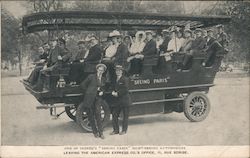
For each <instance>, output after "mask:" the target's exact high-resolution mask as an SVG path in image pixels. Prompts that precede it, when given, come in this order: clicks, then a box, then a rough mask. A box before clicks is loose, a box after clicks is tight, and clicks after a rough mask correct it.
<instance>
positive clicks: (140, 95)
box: [22, 11, 230, 131]
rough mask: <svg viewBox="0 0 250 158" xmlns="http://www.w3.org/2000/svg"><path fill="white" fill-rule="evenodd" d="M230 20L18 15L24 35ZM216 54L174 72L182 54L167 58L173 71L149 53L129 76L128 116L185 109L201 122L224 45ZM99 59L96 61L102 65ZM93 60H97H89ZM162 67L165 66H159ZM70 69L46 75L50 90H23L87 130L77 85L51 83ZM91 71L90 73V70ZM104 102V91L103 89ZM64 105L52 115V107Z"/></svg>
mask: <svg viewBox="0 0 250 158" xmlns="http://www.w3.org/2000/svg"><path fill="white" fill-rule="evenodd" d="M228 22H230V17H226V16H189V15H169V14H153V13H129V12H85V11H54V12H49V13H43V12H40V13H34V14H31V15H27V16H24V17H23V21H22V29H23V33H24V35H26V34H28V33H34V32H39V31H45V30H48V31H58V30H78V31H95V32H102V31H112V30H114V29H117V30H119V31H133V30H154V31H156V30H162V29H165V28H168V27H171V26H178V27H184V26H186V25H189V26H190V29H191V30H195V29H196V28H211V27H213V26H215V25H218V24H226V23H228ZM215 51H216V57H215V58H214V59H213V61H211V62H210V65H209V66H202V61H204V59H205V55H204V54H205V52H202V51H201V52H199V53H195V54H194V55H193V58H192V62H191V64H190V66H189V68H188V69H187V70H183V71H176V69H177V68H176V67H175V66H174V65H176V64H178V63H179V62H181V61H182V60H183V54H178V53H174V54H172V56H171V64H172V65H173V66H172V69H173V70H172V71H170V72H167V71H165V69H164V68H162V69H161V68H159V63H158V62H159V61H160V60H159V58H160V56H159V55H155V56H153V57H152V58H151V59H152V60H151V61H150V62H148V63H147V62H145V63H144V65H143V70H144V71H143V73H142V74H141V75H139V76H138V77H130V85H129V92H130V95H131V98H132V105H131V107H130V115H131V116H135V115H143V114H153V113H170V112H179V113H181V112H184V114H185V116H186V117H187V119H189V120H190V121H194V122H197V121H202V120H204V119H205V118H206V117H207V116H208V114H209V111H210V106H211V105H210V102H209V99H208V97H207V95H206V94H207V93H208V92H209V89H210V88H211V87H213V86H214V83H213V82H214V78H215V75H216V73H217V71H218V70H219V67H220V65H221V61H222V59H223V56H224V55H225V54H226V51H225V49H224V48H218V49H215ZM101 62H102V61H100V63H101ZM93 64H96V63H93ZM163 66H164V65H163ZM69 71H70V68H69V67H67V68H61V69H60V70H59V71H58V72H57V73H54V74H50V75H47V76H46V80H47V81H48V82H49V84H48V85H49V86H48V88H49V91H46V92H40V91H36V90H34V89H32V87H31V86H30V85H29V83H27V82H25V81H23V84H24V86H25V88H26V89H27V90H28V91H29V92H30V93H31V94H32V95H33V96H34V97H35V98H36V99H37V100H38V102H40V103H41V106H38V107H37V108H38V109H50V114H51V115H53V116H57V117H58V116H60V115H61V114H62V113H63V112H66V114H67V115H68V116H69V117H70V118H71V119H73V120H76V111H77V110H81V111H78V114H79V113H80V114H81V116H80V117H79V116H78V118H81V119H80V120H79V121H78V122H79V124H80V125H81V126H82V127H83V128H84V129H85V130H87V131H91V126H90V125H89V121H88V118H87V113H86V112H85V111H84V109H82V108H77V107H78V105H79V103H80V102H81V101H82V100H83V96H84V92H82V90H81V89H80V87H79V85H77V84H76V85H69V84H66V85H65V86H63V87H56V86H54V85H56V83H57V82H59V80H60V78H65V77H67V76H68V75H69ZM93 73H94V72H93ZM106 95H107V102H108V103H109V99H108V95H109V94H108V92H107V94H106ZM62 107H63V108H65V111H63V112H62V113H59V114H57V113H56V108H62ZM102 118H103V121H104V124H106V123H107V122H108V121H109V120H110V111H109V107H107V106H106V105H103V106H102Z"/></svg>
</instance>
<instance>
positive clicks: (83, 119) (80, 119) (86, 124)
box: [76, 103, 110, 132]
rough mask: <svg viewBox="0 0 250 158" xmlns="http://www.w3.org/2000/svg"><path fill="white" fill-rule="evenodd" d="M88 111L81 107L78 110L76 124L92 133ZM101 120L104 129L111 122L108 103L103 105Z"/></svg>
mask: <svg viewBox="0 0 250 158" xmlns="http://www.w3.org/2000/svg"><path fill="white" fill-rule="evenodd" d="M87 111H88V109H87V108H86V107H84V106H79V107H78V108H77V110H76V122H77V123H78V124H79V125H80V126H81V127H82V128H83V129H84V130H85V131H87V132H92V128H91V124H90V121H89V119H88V112H87ZM101 119H102V125H103V128H104V127H105V126H106V125H107V124H108V122H109V120H110V110H109V107H108V105H107V103H104V104H102V105H101Z"/></svg>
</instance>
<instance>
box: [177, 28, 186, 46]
mask: <svg viewBox="0 0 250 158" xmlns="http://www.w3.org/2000/svg"><path fill="white" fill-rule="evenodd" d="M177 39H178V41H179V43H180V45H181V47H182V45H183V43H184V41H185V39H184V37H183V32H182V30H181V29H178V30H177Z"/></svg>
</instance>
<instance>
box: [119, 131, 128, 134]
mask: <svg viewBox="0 0 250 158" xmlns="http://www.w3.org/2000/svg"><path fill="white" fill-rule="evenodd" d="M126 133H127V132H126V131H122V132H120V133H119V134H120V135H124V134H126Z"/></svg>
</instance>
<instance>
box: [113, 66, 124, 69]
mask: <svg viewBox="0 0 250 158" xmlns="http://www.w3.org/2000/svg"><path fill="white" fill-rule="evenodd" d="M115 69H116V70H124V68H123V67H122V66H121V65H116V66H115Z"/></svg>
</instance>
